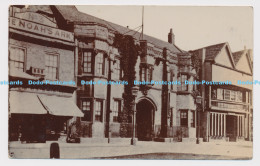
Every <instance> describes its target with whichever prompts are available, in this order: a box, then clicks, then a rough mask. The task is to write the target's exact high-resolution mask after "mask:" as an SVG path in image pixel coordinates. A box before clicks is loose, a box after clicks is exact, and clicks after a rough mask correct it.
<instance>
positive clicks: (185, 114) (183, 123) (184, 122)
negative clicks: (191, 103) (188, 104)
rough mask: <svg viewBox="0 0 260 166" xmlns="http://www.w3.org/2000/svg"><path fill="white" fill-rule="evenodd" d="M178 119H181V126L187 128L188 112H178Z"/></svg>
mask: <svg viewBox="0 0 260 166" xmlns="http://www.w3.org/2000/svg"><path fill="white" fill-rule="evenodd" d="M180 118H181V126H183V127H187V126H188V111H187V110H182V111H181V112H180Z"/></svg>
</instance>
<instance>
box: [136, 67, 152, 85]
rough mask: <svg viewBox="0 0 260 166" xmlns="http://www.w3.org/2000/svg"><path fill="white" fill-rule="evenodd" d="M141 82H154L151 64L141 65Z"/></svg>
mask: <svg viewBox="0 0 260 166" xmlns="http://www.w3.org/2000/svg"><path fill="white" fill-rule="evenodd" d="M139 73H140V80H141V81H145V82H151V81H152V80H153V67H152V65H149V64H140V72H139Z"/></svg>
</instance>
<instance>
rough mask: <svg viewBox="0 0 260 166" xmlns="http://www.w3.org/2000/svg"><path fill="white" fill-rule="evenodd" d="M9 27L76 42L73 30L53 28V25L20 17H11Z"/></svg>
mask: <svg viewBox="0 0 260 166" xmlns="http://www.w3.org/2000/svg"><path fill="white" fill-rule="evenodd" d="M9 27H12V28H15V29H20V30H24V31H27V32H32V33H36V34H40V35H44V36H48V37H53V38H57V39H61V40H66V41H70V42H74V35H73V33H71V32H68V31H64V30H61V29H57V28H53V27H48V26H45V25H41V24H37V23H34V22H30V21H26V20H22V19H19V18H14V17H10V18H9Z"/></svg>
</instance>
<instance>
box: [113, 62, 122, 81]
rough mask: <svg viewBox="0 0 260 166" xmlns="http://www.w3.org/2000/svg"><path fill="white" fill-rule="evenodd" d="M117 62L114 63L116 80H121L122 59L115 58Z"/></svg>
mask: <svg viewBox="0 0 260 166" xmlns="http://www.w3.org/2000/svg"><path fill="white" fill-rule="evenodd" d="M115 61H116V63H115V64H114V72H113V73H114V78H115V79H116V80H120V79H121V78H122V76H121V61H120V59H115Z"/></svg>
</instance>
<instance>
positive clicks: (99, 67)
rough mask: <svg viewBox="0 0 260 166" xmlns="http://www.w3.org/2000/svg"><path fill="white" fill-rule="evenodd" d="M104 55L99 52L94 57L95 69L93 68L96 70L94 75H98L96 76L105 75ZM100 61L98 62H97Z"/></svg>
mask: <svg viewBox="0 0 260 166" xmlns="http://www.w3.org/2000/svg"><path fill="white" fill-rule="evenodd" d="M105 59H106V58H105V55H104V53H101V52H99V53H98V54H97V55H96V58H95V60H96V65H97V66H96V67H95V69H96V74H98V75H105V68H106V65H105V64H106V63H105ZM99 60H100V61H99ZM100 71H101V73H100Z"/></svg>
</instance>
